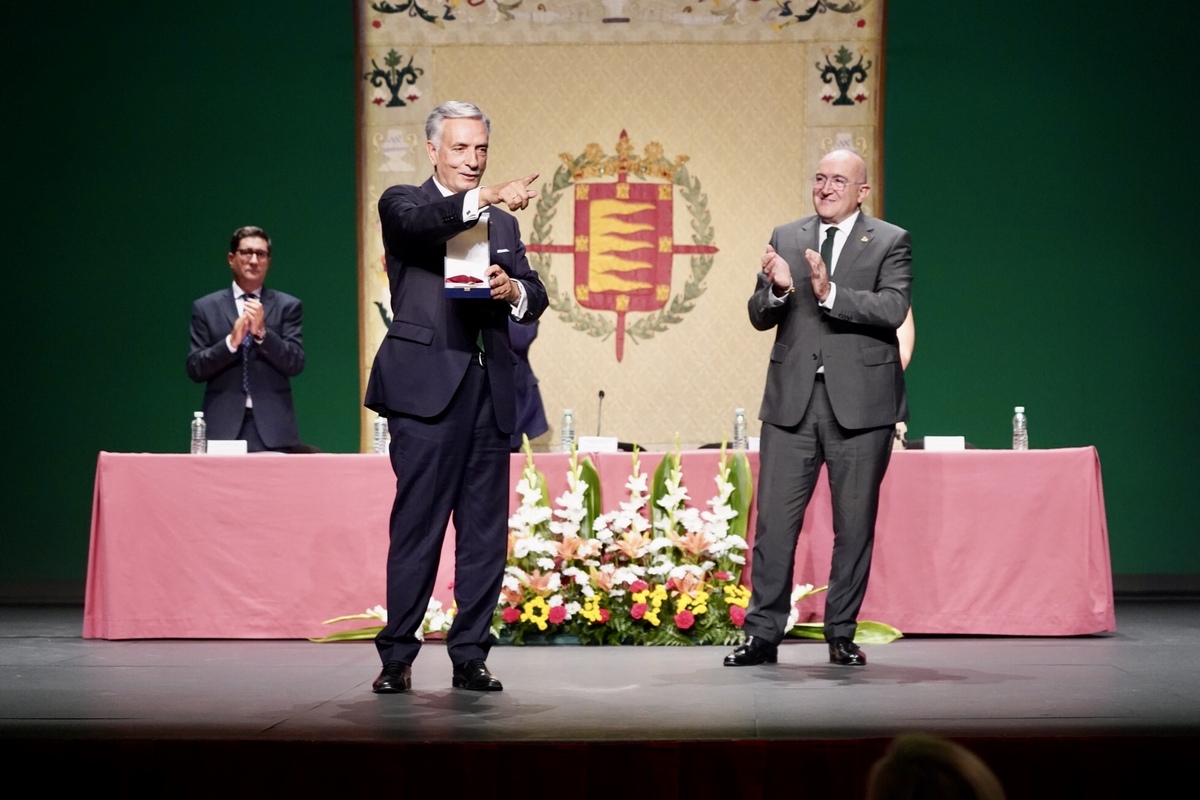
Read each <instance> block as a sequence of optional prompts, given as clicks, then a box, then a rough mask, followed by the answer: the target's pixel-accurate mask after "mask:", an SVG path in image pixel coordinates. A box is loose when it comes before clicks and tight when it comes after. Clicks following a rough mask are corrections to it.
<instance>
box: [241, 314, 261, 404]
mask: <svg viewBox="0 0 1200 800" xmlns="http://www.w3.org/2000/svg"><path fill="white" fill-rule="evenodd" d="M257 299H258V295H256V294H254V293H253V292H247V293H246V294H243V295H242V301H243V302H244V301H246V300H257ZM243 308H245V306H243ZM253 338H254V337H252V336H251V335H250V334H249V332H247V333H246V335H245V336H243V337H242V347H241V350H242V391H243V392H245V393H246V394H250V341H251V340H252V339H253Z"/></svg>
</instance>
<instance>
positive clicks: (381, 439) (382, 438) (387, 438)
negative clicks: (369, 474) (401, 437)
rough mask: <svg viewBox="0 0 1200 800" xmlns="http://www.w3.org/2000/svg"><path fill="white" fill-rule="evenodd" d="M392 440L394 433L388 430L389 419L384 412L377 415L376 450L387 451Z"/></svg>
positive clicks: (378, 451)
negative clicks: (385, 417)
mask: <svg viewBox="0 0 1200 800" xmlns="http://www.w3.org/2000/svg"><path fill="white" fill-rule="evenodd" d="M391 441H392V435H391V434H390V433H389V432H388V425H387V420H386V419H384V418H383V415H382V414H377V415H375V452H376V453H386V452H387V451H388V444H389V443H390V442H391Z"/></svg>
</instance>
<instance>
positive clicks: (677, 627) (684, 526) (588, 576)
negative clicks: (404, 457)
mask: <svg viewBox="0 0 1200 800" xmlns="http://www.w3.org/2000/svg"><path fill="white" fill-rule="evenodd" d="M524 452H525V467H524V469H523V470H522V473H521V478H520V480H519V481H518V483H517V488H516V491H517V495H518V496H519V498H520V503H519V505H518V507H517V509H516V511H515V512H514V513H513V515H512V516H511V517H510V518H509V520H508V527H509V536H508V559H507V564H506V567H505V572H504V581H503V585H502V588H501V591H500V598H499V602H498V604H497V607H496V613H495V617H494V619H493V633H494V634H496V635H497V636H498V637H499V639H500V640H501V641H503V642H509V643H512V644H525V643H526V642H527V641H533V640H535V639H536V640H540V641H546V642H555V641H558V642H578V643H580V644H610V645H619V644H641V645H692V644H717V645H731V644H736V643H738V642H740V641H741V640H742V638H743V635H742V626H743V624H744V623H745V619H746V608H747V606H749V604H750V589H749V588H748V587H746V586H743V585H742V582H741V578H742V569H743V567H744V566H745V564H746V558H745V552H746V549H747V544H746V525H747V517H748V514H749V509H750V502H751V499H752V493H753V478H752V475H751V472H750V465H749V462H748V461H747V459H746V455H745V453H742V452H740V451H734V452H732V453H730V452H727V451H726V450H725V448H724V447H722V449H721V456H720V460H719V463H718V468H717V474H716V476H715V478H714V480H715V483H716V491H715V494H714V495H713V496H712V497H711V498H710V499H709V500H708V501H707V506H708V507H707V509H704V510H701V509H698V508H696V507H695V506H693V505H691V504H690V503H689V501H690V500H691V497H690V495H689V494H688V490H687V487H686V485H685V483H684V475H683V466H682V458H681V456H680V453H679V448H678V445H676V449H675V451H674V452H671V453H668V454H666V456H664V457H663V459H662V461H661V462H660V463H659V465H658V468H657V469H656V470H655V472H654V474H653V475H652V476H650V475H647V474H646V473H643V472H642V469H641V460H640V454H639V453H638V451H637V450H635V451H634V452H633V454H632V456H631V469H630V475H629V479H628V480H627V481H626V483H625V487H624V488H625V490H626V492H627V499H624V500H622V501H620V502H619V503H618V504H617V507H616V508H615V509H614V510H612V511H609V512H602V508H603V503H602V498H601V487H600V477H599V473H598V472H597V470H596V467H595V465H594V464H593V463H592V461H591V459H589V458H584V459H582V460H581V459H580V458H579V454H578V453H577V452H576V451H574V450H573V451H572V452H571V456H570V460H569V463H568V470H567V476H566V477H567V489H566V491H565V492H563V494H562V495H561V496H559V497H558V498H556V499H555V500H554V501H553V504H552V503H551V500H550V496H549V490H548V489H547V483H546V477H545V475H543V474H542V473H541V471H539V470H538V469H537V467H536V466H535V464H534V460H533V452H532V450H531V449H530V447H529V442H528V440H526V442H525V448H524ZM827 588H828V587H824V586H822V587H820V588H813V586H812V585H811V584H806V585H803V586H801V585H797V586H796V587H795V588H794V590H793V592H792V598H791V600H792V615H791V617H790V618H789V620H788V627H789V635H792V636H799V637H805V638H818V639H819V638H823V637H824V633H823V626H822V623H820V622H799V621H798V619H799V611H798V608H797V604H798V603H799V601H800V600H802V599H803V598H805V597H808V596H810V595H813V594H817V593H819V592H823V591H825V590H826V589H827ZM453 616H454V609H453V608H451V609H449V610H444V609H443V608H442V606H441V604H440V603H438V601H437V600H432V599H431V600H430V604H429V610H428V611H427V613H426V615H425V621H424V624H423V625H422V633H423V634H424V635H438V634H441V633H444V632H445V631H447V630H449V628H450V622H451V621H452V619H453ZM348 619H376V620H379V621H381V622H384V623H386V621H387V612H386V611H385V610H384V609H382V608H381V607H379V606H376V607H375V608H374V609H368V610H367V611H366V613H364V614H352V615H348V616H343V617H337V618H335V619H331V620H327V621H326V622H327V624H329V623H335V622H340V621H344V620H348ZM381 629H382V625H373V626H370V627H365V628H360V629H357V630H352V631H343V632H341V633H336V634H333V635H331V636H328V637H325V638H323V639H315V640H314V641H321V642H325V641H330V642H332V641H349V640H355V639H370V638H373V637H374V636H375V634H376V633H378V632H379V631H380V630H381ZM901 635H902V634H901V633H900V631H898V630H896V629H895V628H893V627H891V626H889V625H886V624H884V623H879V622H873V621H870V620H860V621H859V623H858V632H857V633H856V635H855V641H857V642H859V643H864V642H869V643H883V642H889V641H892V640H893V639H896V638H898V637H899V636H901Z"/></svg>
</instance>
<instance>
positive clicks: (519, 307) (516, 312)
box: [509, 279, 529, 319]
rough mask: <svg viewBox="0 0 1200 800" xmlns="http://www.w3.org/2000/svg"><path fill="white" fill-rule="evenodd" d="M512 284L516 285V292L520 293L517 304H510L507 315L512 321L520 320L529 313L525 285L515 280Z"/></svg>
mask: <svg viewBox="0 0 1200 800" xmlns="http://www.w3.org/2000/svg"><path fill="white" fill-rule="evenodd" d="M513 283H515V284H516V285H517V291H518V292H520V293H521V296H520V297H519V298H517V302H515V303H513V304H512V308H511V309H510V310H509V313H510V314H512V316H513V319H521V318H522V317H524V316H525V313H526V312H527V311H529V299H528V298H526V297H525V284H523V283H521V282H520V281H518V280H516V279H514V280H513Z"/></svg>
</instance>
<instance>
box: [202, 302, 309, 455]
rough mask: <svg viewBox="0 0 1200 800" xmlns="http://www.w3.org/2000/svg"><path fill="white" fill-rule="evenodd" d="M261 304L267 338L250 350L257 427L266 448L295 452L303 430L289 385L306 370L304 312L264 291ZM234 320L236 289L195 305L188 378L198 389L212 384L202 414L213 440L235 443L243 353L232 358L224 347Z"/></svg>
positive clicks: (242, 409) (242, 402) (241, 408)
mask: <svg viewBox="0 0 1200 800" xmlns="http://www.w3.org/2000/svg"><path fill="white" fill-rule="evenodd" d="M261 300H262V304H263V313H264V314H265V317H266V325H267V335H266V338H264V339H263V343H262V344H258V343H257V342H254V341H253V339H252V340H251V343H250V345H249V347H250V351H249V359H250V361H249V375H250V393H251V396H252V398H253V401H254V422H255V424H256V426H257V427H258V435H259V436H260V437H261V438H262V440H263V444H265V445H266V446H267V447H270V448H272V449H281V448H286V447H293V446H295V445H298V444H300V429H299V426H298V425H297V423H296V407H295V404H294V403H293V401H292V384H291V380H290V379H291V378H292V376H294V375H299V374H300V371H301V370H303V369H304V344H303V337H302V334H301V326H302V317H303V310H302V308H301V304H300V301H299V300H297V299H296V298H295V297H292V296H291V295H290V294H284V293H283V292H277V291H275V290H273V289H268V288H266V287H265V286H264V287H263V289H262V296H261ZM236 319H237V304H236V302H235V301H234V296H233V289H232V287H231V288H227V289H222V290H221V291H219V292H213V293H212V294H208V295H205V296H204V297H201V298H200V299H199V300H197V301H196V302H195V303H193V304H192V324H191V340H192V343H191V351H190V352H189V354H188V360H187V373H188V377H190V378H191V379H192V380H194V381H196V382H197V383H207V384H208V386H207V387H206V388H205V390H204V404H203V406H202V408H203V411H204V418H205V420H206V421H207V422H208V438H209V439H236V438H237V436H238V432H239V431H240V430H241V427H242V418H243V417H244V416H245V413H246V395H245V393H243V391H242V353H241V348H239V349H238V351H237V352H234V353H231V352H229V348H228V347H227V346H226V345H225V337H226V336H228V335H229V331H230V330H231V329H232V328H233V323H234V321H235V320H236Z"/></svg>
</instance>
